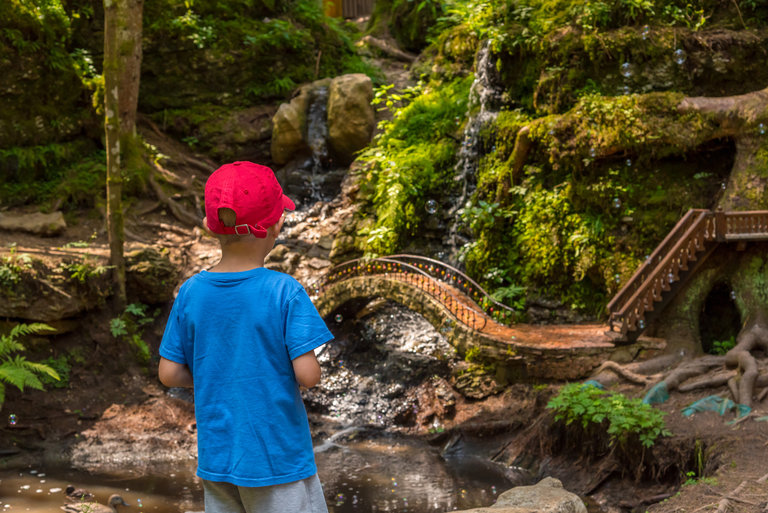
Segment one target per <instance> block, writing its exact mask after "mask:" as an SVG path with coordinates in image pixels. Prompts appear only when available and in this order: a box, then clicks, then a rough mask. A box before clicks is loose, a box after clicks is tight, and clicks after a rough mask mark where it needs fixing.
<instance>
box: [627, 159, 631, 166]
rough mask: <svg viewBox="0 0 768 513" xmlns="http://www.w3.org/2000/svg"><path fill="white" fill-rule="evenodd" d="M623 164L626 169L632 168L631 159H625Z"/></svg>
mask: <svg viewBox="0 0 768 513" xmlns="http://www.w3.org/2000/svg"><path fill="white" fill-rule="evenodd" d="M625 164H626V165H627V167H632V159H627V161H626V162H625Z"/></svg>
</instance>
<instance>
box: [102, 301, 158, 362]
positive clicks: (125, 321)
mask: <svg viewBox="0 0 768 513" xmlns="http://www.w3.org/2000/svg"><path fill="white" fill-rule="evenodd" d="M158 313H159V312H158V311H155V312H153V313H152V314H151V315H148V314H147V305H144V304H141V303H131V304H129V305H128V306H126V307H125V310H124V311H123V313H122V314H121V315H120V317H115V318H113V319H112V320H111V321H110V322H109V331H110V333H112V336H113V337H115V338H118V339H121V340H123V341H124V342H126V343H127V344H128V345H129V346H130V347H131V348H132V349H133V351H134V354H135V355H136V358H137V359H138V361H139V362H141V363H147V362H148V361H149V356H150V352H149V346H148V345H147V343H146V342H145V341H144V339H143V333H144V327H145V326H146V325H147V324H150V323H152V322H153V321H154V320H155V318H156V317H157V315H158Z"/></svg>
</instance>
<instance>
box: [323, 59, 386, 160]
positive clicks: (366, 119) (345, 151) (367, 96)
mask: <svg viewBox="0 0 768 513" xmlns="http://www.w3.org/2000/svg"><path fill="white" fill-rule="evenodd" d="M329 93H330V95H329V97H328V143H329V146H330V148H331V151H332V153H333V154H334V155H335V156H336V159H337V160H338V161H339V163H342V164H349V163H350V162H352V161H353V160H354V158H355V157H354V156H355V152H356V151H358V150H361V149H362V148H364V147H365V146H366V145H367V144H368V143H369V142H370V140H371V136H373V129H374V128H375V126H376V122H375V119H374V112H373V108H372V107H371V101H372V100H373V82H371V79H370V78H369V77H368V76H367V75H364V74H362V73H354V74H351V75H343V76H340V77H337V78H335V79H333V81H332V82H331V88H330V92H329Z"/></svg>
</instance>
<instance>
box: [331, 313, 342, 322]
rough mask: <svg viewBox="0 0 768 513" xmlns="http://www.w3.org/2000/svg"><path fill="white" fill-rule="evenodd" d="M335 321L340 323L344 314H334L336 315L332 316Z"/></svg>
mask: <svg viewBox="0 0 768 513" xmlns="http://www.w3.org/2000/svg"><path fill="white" fill-rule="evenodd" d="M333 319H334V320H335V321H336V322H337V323H340V322H341V321H343V320H344V316H343V315H341V314H336V317H334V318H333Z"/></svg>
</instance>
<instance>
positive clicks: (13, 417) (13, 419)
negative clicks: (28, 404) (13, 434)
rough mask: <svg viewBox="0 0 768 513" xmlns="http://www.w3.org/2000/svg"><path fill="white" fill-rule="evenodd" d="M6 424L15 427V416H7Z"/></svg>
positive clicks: (13, 414) (12, 414)
mask: <svg viewBox="0 0 768 513" xmlns="http://www.w3.org/2000/svg"><path fill="white" fill-rule="evenodd" d="M8 424H10V425H11V426H15V425H16V414H15V413H11V414H10V415H8Z"/></svg>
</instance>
